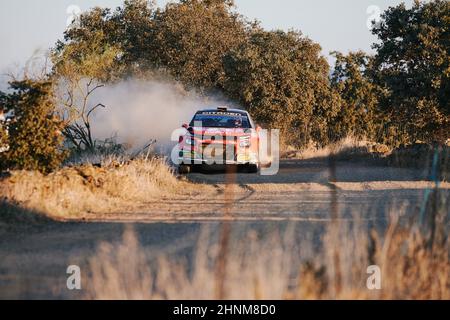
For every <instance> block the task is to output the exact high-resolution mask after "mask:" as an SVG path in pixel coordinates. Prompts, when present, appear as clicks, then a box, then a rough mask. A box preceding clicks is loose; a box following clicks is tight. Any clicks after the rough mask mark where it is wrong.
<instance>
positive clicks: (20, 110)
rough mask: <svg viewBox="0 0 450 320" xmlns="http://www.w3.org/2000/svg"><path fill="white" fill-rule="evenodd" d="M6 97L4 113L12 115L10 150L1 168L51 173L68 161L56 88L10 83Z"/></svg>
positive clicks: (42, 83)
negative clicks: (64, 161)
mask: <svg viewBox="0 0 450 320" xmlns="http://www.w3.org/2000/svg"><path fill="white" fill-rule="evenodd" d="M10 88H11V89H12V93H10V94H7V95H3V98H2V105H3V107H4V110H6V111H8V112H10V113H12V115H13V116H12V120H11V121H10V122H9V125H8V135H7V137H8V139H7V141H8V146H9V149H8V150H7V151H5V152H2V153H0V167H1V169H2V170H4V169H27V170H40V171H42V172H49V171H51V170H53V169H55V168H57V167H58V166H59V165H60V164H61V162H62V160H63V159H64V156H65V153H64V151H63V150H62V141H63V137H62V135H61V130H62V122H61V121H60V120H59V119H58V117H57V116H56V113H55V101H54V96H53V84H52V82H50V81H33V80H30V79H25V80H22V81H13V82H11V83H10Z"/></svg>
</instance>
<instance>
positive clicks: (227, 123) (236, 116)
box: [190, 112, 250, 129]
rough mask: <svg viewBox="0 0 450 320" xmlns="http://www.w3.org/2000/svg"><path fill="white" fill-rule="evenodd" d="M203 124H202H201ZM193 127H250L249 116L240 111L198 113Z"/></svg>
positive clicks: (193, 121) (191, 124)
mask: <svg viewBox="0 0 450 320" xmlns="http://www.w3.org/2000/svg"><path fill="white" fill-rule="evenodd" d="M199 124H201V125H199ZM190 126H191V127H194V126H195V127H198V126H201V127H203V128H244V129H248V128H250V121H249V120H248V117H247V116H246V115H244V114H240V113H213V112H205V113H197V114H196V115H195V117H194V119H192V121H191V123H190Z"/></svg>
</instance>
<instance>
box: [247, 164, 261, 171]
mask: <svg viewBox="0 0 450 320" xmlns="http://www.w3.org/2000/svg"><path fill="white" fill-rule="evenodd" d="M258 170H259V166H258V165H257V164H248V165H247V172H248V173H258Z"/></svg>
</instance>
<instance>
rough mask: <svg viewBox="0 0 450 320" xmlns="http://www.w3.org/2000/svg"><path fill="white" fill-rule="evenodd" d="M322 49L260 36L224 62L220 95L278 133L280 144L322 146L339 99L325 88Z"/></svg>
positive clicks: (276, 34) (294, 39)
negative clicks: (240, 105) (224, 74)
mask: <svg viewBox="0 0 450 320" xmlns="http://www.w3.org/2000/svg"><path fill="white" fill-rule="evenodd" d="M320 51H321V48H320V46H319V45H318V44H316V43H314V42H312V41H311V40H309V39H308V38H306V37H303V36H302V35H301V34H300V33H298V32H294V31H289V32H283V31H270V32H268V31H264V30H261V29H260V28H258V27H255V29H254V30H253V31H252V33H251V35H250V37H249V40H248V41H247V42H245V43H243V44H242V45H241V46H240V47H239V48H237V49H235V50H232V51H231V52H230V53H228V54H227V55H226V57H225V58H224V65H225V71H226V82H225V91H226V93H227V94H228V95H229V96H230V97H231V98H233V99H236V100H237V101H239V102H240V103H241V104H242V105H243V106H245V107H247V108H248V110H249V111H250V112H251V113H252V115H253V116H254V117H255V119H256V120H257V121H258V122H260V123H263V124H267V125H269V126H271V127H273V128H279V129H280V130H281V133H282V137H283V138H284V139H283V140H284V142H285V143H287V144H292V145H296V146H302V145H305V144H307V143H309V142H310V140H311V139H312V140H314V141H315V142H318V143H321V144H323V143H327V142H328V134H327V130H328V128H327V122H328V121H329V119H330V118H331V117H333V116H334V115H335V113H336V110H337V108H338V102H339V98H338V97H337V96H336V95H335V94H333V92H332V91H331V90H330V86H329V79H328V73H329V66H328V63H327V61H326V60H325V58H323V57H322V56H321V55H320Z"/></svg>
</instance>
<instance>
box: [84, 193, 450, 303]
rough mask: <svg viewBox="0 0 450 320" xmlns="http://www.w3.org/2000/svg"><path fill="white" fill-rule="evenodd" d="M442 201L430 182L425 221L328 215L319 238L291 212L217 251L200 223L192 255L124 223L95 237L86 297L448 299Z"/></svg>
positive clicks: (449, 265) (394, 213)
mask: <svg viewBox="0 0 450 320" xmlns="http://www.w3.org/2000/svg"><path fill="white" fill-rule="evenodd" d="M448 205H449V204H448V200H446V199H445V193H439V191H435V192H433V194H432V196H431V197H430V201H428V203H427V206H426V209H425V210H426V212H425V216H426V217H427V219H425V220H424V221H420V219H419V218H415V219H409V220H406V221H405V219H403V218H402V215H403V213H404V212H402V209H401V208H392V210H390V211H389V212H386V219H387V225H388V227H387V228H386V229H385V230H384V231H380V230H377V229H375V228H373V227H372V226H371V225H370V223H368V222H367V221H361V220H358V219H357V218H356V219H355V220H354V221H353V222H349V221H345V220H339V219H336V220H335V221H333V222H331V223H330V224H328V228H327V230H326V231H325V232H324V233H323V235H322V236H321V238H320V241H319V242H320V244H319V245H318V244H317V241H316V240H314V239H313V237H311V235H304V236H303V237H302V239H300V240H299V239H297V238H296V235H295V222H292V223H291V224H290V227H289V228H288V229H287V230H284V231H281V230H278V231H275V230H272V231H271V233H270V234H269V235H267V234H265V235H261V234H258V232H256V231H254V232H253V231H252V232H250V233H248V234H247V235H245V239H239V240H236V241H237V242H238V243H239V244H236V245H230V246H229V247H228V250H226V251H221V250H219V249H218V248H219V247H220V242H219V243H218V242H217V237H216V236H217V235H215V233H216V232H217V231H214V230H211V229H208V228H207V227H205V228H204V229H203V230H202V232H201V234H200V236H199V239H198V245H197V247H196V249H195V252H194V259H193V262H192V264H190V263H189V264H188V263H187V262H186V261H185V260H183V259H179V258H178V259H177V258H174V257H171V256H167V255H165V254H164V253H161V254H160V255H157V253H155V252H153V251H151V252H150V251H149V250H148V249H146V248H144V247H142V246H141V245H140V244H139V239H138V238H137V237H136V234H135V232H134V231H133V229H131V228H129V229H127V230H126V231H125V232H124V234H123V241H122V242H121V243H116V244H111V243H101V244H100V245H99V246H98V249H97V251H96V253H95V254H94V255H93V256H92V257H91V258H90V259H89V262H88V265H89V281H88V282H87V283H88V285H87V288H86V290H87V292H86V296H85V298H88V299H182V300H183V299H234V300H240V299H257V300H258V299H262V300H264V299H449V298H450V278H449V277H448V275H449V273H450V261H449V255H448V253H449V251H450V242H449V239H448V236H447V235H448V231H449V230H448V226H449V224H448V223H449V221H448V218H449V217H448V215H447V212H448ZM357 216H358V214H356V215H355V217H357ZM225 229H226V228H225V227H222V230H220V232H225V231H224V230H225ZM260 237H261V239H260ZM242 240H245V241H242ZM155 255H156V256H158V258H157V259H155ZM221 255H225V256H226V257H223V256H221ZM222 264H223V265H222ZM373 265H376V266H380V270H379V271H380V272H381V273H380V274H381V275H382V276H381V281H380V283H379V287H378V289H375V290H369V289H368V286H369V287H370V286H372V288H373V286H376V285H377V284H376V282H374V281H373V280H370V276H371V275H372V274H373V271H372V270H369V272H368V269H367V267H369V266H373ZM221 266H222V267H221ZM368 279H369V281H368ZM368 283H369V284H368ZM221 284H224V287H223V288H221V289H220V286H221Z"/></svg>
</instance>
